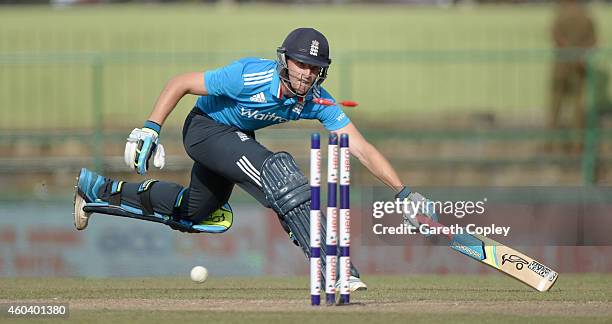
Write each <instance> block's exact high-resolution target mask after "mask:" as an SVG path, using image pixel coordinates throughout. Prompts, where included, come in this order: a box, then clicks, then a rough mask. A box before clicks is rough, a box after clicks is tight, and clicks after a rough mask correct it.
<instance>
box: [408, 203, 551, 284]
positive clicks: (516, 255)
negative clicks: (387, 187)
mask: <svg viewBox="0 0 612 324" xmlns="http://www.w3.org/2000/svg"><path fill="white" fill-rule="evenodd" d="M416 217H417V220H418V221H419V222H420V223H421V224H427V225H429V226H430V227H438V228H440V227H441V228H444V227H446V226H444V225H442V224H440V223H438V222H435V221H434V220H432V219H431V218H429V217H427V216H424V215H417V216H416ZM445 236H447V237H448V238H449V239H450V243H449V246H450V247H451V248H452V249H453V250H455V251H457V252H460V253H463V254H464V255H467V256H469V257H470V258H472V259H475V260H477V261H480V262H482V263H484V264H487V265H489V266H491V267H493V268H495V269H497V270H499V271H501V272H503V273H504V274H506V275H508V276H510V277H512V278H514V279H516V280H518V281H520V282H522V283H524V284H526V285H527V286H529V287H531V288H534V289H536V290H538V291H548V290H549V289H550V288H551V287H552V286H553V285H554V284H555V282H556V281H557V278H558V277H559V274H558V273H557V272H556V271H553V270H552V269H550V268H549V267H547V266H545V265H543V264H542V263H540V262H538V261H536V260H534V259H532V258H530V257H528V256H526V255H525V254H523V253H521V252H519V251H517V250H514V249H512V248H510V247H507V246H505V245H503V244H501V243H498V242H496V241H494V240H492V239H490V238H487V237H485V236H482V235H478V234H455V235H453V234H445Z"/></svg>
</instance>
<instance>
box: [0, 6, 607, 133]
mask: <svg viewBox="0 0 612 324" xmlns="http://www.w3.org/2000/svg"><path fill="white" fill-rule="evenodd" d="M592 11H593V13H594V15H595V17H596V19H597V24H598V31H599V40H600V44H602V46H604V47H606V46H608V47H609V46H610V44H612V6H604V5H598V6H596V7H594V8H593V10H592ZM552 17H553V11H552V7H551V6H514V7H510V6H491V7H489V6H485V7H457V8H447V9H443V8H435V7H412V6H328V7H320V6H297V7H291V6H260V5H245V6H226V5H219V6H205V5H201V6H193V5H190V6H170V5H168V6H165V5H145V6H92V7H77V8H63V9H53V8H49V7H5V8H4V7H3V8H2V11H0V107H2V109H1V110H0V127H1V128H2V129H7V130H9V129H27V130H31V129H36V128H54V129H56V128H66V129H75V128H80V129H87V128H91V127H92V126H93V124H94V123H95V122H94V120H97V116H101V117H102V120H103V125H104V126H106V127H126V126H127V125H130V126H133V125H134V124H135V123H140V122H141V120H142V119H143V118H145V116H146V114H147V113H148V112H149V111H150V109H151V107H152V105H153V103H154V101H155V99H156V97H157V95H158V94H159V92H160V90H161V89H162V87H163V86H164V84H165V82H166V81H167V80H168V79H169V78H170V77H171V76H173V75H174V74H177V73H181V72H185V71H192V70H196V71H202V70H206V69H210V68H213V67H217V66H220V65H224V64H227V63H229V62H230V61H231V60H233V59H236V58H238V57H241V56H245V55H259V56H264V57H268V58H273V57H274V50H275V48H276V47H277V46H278V45H279V44H280V42H281V41H282V39H283V38H284V37H285V35H286V34H287V32H288V31H289V30H291V29H292V28H294V27H298V26H304V25H309V26H314V27H316V28H319V29H321V30H322V31H324V32H325V34H326V35H327V36H328V38H329V39H330V41H331V44H332V56H333V58H334V63H333V66H332V70H331V71H330V78H329V80H328V81H326V87H328V88H329V89H330V90H331V91H332V93H334V94H335V95H336V97H338V98H339V99H353V100H357V101H359V102H361V104H362V105H361V107H360V108H359V109H357V110H354V111H351V112H350V113H349V114H350V115H351V117H352V118H353V119H355V120H360V121H363V122H368V121H371V120H373V119H376V120H380V121H396V122H400V123H401V122H403V121H406V122H414V120H415V119H418V120H422V121H426V122H427V120H435V119H444V118H448V116H450V115H462V114H472V113H491V114H495V115H498V116H499V117H502V119H505V120H506V121H508V122H510V123H512V121H513V120H520V121H521V123H520V124H521V125H523V123H524V121H525V119H528V120H529V121H530V123H533V124H535V125H539V124H541V123H543V121H542V120H543V116H544V114H545V106H546V103H547V100H548V97H547V89H548V88H547V85H548V83H547V82H548V77H549V76H548V71H549V65H550V61H549V59H550V53H549V49H550V43H551V42H550V37H549V33H550V32H549V27H550V24H551V21H552ZM611 62H612V54H611V53H607V54H605V55H604V54H602V56H601V59H600V64H602V66H603V67H604V68H606V69H610V68H612V66H611V64H610V63H611ZM192 104H193V100H192V99H186V100H184V102H182V104H181V108H179V109H183V110H186V109H188V108H189V107H190V106H192ZM98 114H99V115H98ZM183 116H184V113H180V114H175V115H173V116H172V117H171V120H170V123H173V124H175V125H178V124H180V123H181V122H182V119H183Z"/></svg>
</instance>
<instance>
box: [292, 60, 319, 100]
mask: <svg viewBox="0 0 612 324" xmlns="http://www.w3.org/2000/svg"><path fill="white" fill-rule="evenodd" d="M287 67H288V68H289V81H290V82H291V87H292V88H293V90H295V92H297V94H299V95H305V94H306V92H308V89H310V86H311V85H312V83H313V82H314V81H315V80H316V78H317V76H318V75H319V73H320V72H321V68H320V67H318V66H314V65H310V64H306V63H302V62H298V61H294V60H292V59H288V60H287Z"/></svg>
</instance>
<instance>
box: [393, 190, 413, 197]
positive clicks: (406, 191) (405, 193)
mask: <svg viewBox="0 0 612 324" xmlns="http://www.w3.org/2000/svg"><path fill="white" fill-rule="evenodd" d="M410 192H411V191H410V188H408V187H404V188H402V190H401V191H400V192H398V193H397V195H395V198H399V199H404V198H406V197H408V195H409V194H410Z"/></svg>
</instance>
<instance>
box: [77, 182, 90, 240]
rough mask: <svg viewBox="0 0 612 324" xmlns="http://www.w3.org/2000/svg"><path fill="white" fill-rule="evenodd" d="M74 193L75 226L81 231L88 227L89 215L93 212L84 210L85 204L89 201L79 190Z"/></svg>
mask: <svg viewBox="0 0 612 324" xmlns="http://www.w3.org/2000/svg"><path fill="white" fill-rule="evenodd" d="M75 190H76V191H77V192H75V193H74V213H73V215H74V227H76V229H78V230H79V231H81V230H84V229H85V228H86V227H87V222H89V216H91V213H86V212H84V211H83V206H85V205H86V204H87V203H86V202H85V199H83V197H81V195H79V193H78V190H77V189H75Z"/></svg>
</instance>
